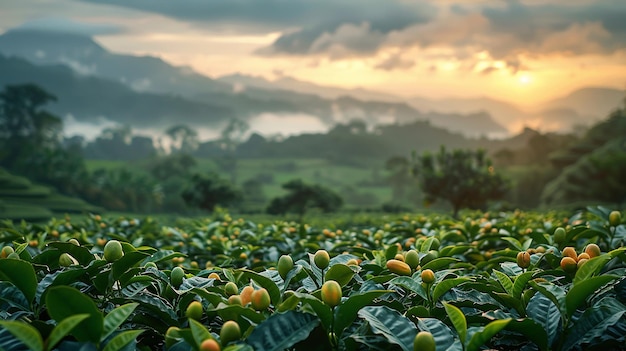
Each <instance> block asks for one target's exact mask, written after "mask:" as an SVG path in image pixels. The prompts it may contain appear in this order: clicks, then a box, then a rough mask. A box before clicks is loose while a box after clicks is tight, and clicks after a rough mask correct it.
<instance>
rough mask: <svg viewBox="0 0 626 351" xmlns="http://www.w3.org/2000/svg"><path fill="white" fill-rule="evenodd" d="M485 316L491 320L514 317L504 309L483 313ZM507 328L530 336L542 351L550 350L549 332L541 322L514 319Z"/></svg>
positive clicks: (529, 338) (527, 336) (528, 319)
mask: <svg viewBox="0 0 626 351" xmlns="http://www.w3.org/2000/svg"><path fill="white" fill-rule="evenodd" d="M483 316H484V317H487V318H489V319H490V320H499V319H507V318H513V317H514V316H513V315H511V314H510V313H506V312H503V311H502V310H495V311H489V312H487V313H483ZM506 330H510V331H514V332H518V333H520V334H522V335H524V336H525V337H526V338H528V340H530V341H532V342H534V343H535V344H536V345H537V347H539V349H540V350H541V351H547V350H548V333H546V331H545V330H544V329H543V327H542V326H541V325H539V323H537V322H535V321H533V320H532V319H530V318H523V319H512V320H511V321H510V322H509V324H508V325H507V326H506Z"/></svg>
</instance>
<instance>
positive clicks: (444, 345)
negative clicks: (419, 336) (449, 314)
mask: <svg viewBox="0 0 626 351" xmlns="http://www.w3.org/2000/svg"><path fill="white" fill-rule="evenodd" d="M417 326H418V327H419V329H420V330H421V331H427V332H429V333H431V334H433V337H434V338H435V345H436V349H437V351H442V350H443V351H461V350H462V349H463V346H462V345H461V342H460V341H459V340H458V339H457V338H456V337H455V336H454V334H453V333H452V330H450V328H448V326H447V325H445V324H444V323H443V322H442V321H440V320H438V319H436V318H420V319H419V321H418V323H417Z"/></svg>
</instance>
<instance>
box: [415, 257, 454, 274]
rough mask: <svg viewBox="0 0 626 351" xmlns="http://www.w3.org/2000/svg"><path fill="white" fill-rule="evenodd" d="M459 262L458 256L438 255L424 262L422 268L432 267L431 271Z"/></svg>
mask: <svg viewBox="0 0 626 351" xmlns="http://www.w3.org/2000/svg"><path fill="white" fill-rule="evenodd" d="M457 262H461V260H459V259H458V258H454V257H440V258H435V259H434V260H432V261H430V262H428V263H426V264H425V265H424V266H422V270H424V269H432V270H433V271H438V270H440V269H443V268H448V267H449V266H450V265H451V264H453V263H457Z"/></svg>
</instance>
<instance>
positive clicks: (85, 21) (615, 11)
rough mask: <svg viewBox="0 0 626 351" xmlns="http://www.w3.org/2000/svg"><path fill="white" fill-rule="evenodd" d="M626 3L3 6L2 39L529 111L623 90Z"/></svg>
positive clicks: (30, 1)
mask: <svg viewBox="0 0 626 351" xmlns="http://www.w3.org/2000/svg"><path fill="white" fill-rule="evenodd" d="M625 19H626V1H624V0H607V1H588V0H569V1H563V0H526V1H515V0H511V1H480V0H445V1H435V0H430V1H426V0H422V1H417V0H414V1H410V0H393V1H392V0H384V1H383V0H177V1H173V0H85V1H81V0H1V1H0V32H3V31H6V30H9V29H11V28H14V27H18V26H24V27H37V28H45V29H49V30H65V31H79V32H82V33H89V34H92V35H94V36H95V38H96V40H97V41H98V42H99V43H100V44H101V45H103V46H104V47H106V48H107V49H109V50H111V51H114V52H122V53H132V54H138V55H139V54H141V55H144V54H145V55H153V56H158V57H161V58H163V59H164V60H166V61H168V62H170V63H173V64H176V65H186V66H191V67H192V68H193V69H195V70H196V71H198V72H201V73H203V74H206V75H208V76H211V77H218V76H221V75H225V74H230V73H237V72H239V73H244V74H251V75H260V76H263V77H266V78H268V79H275V78H278V77H281V76H283V75H284V76H290V77H294V78H297V79H301V80H306V81H311V82H315V83H318V84H323V85H334V86H341V87H346V88H355V87H364V88H368V89H374V90H378V91H382V92H387V93H393V94H398V95H403V96H424V97H431V98H438V97H450V96H457V97H470V96H491V97H495V98H498V99H502V100H507V101H511V102H515V103H518V104H529V105H530V104H535V103H537V102H540V101H544V100H547V99H550V98H554V97H557V96H561V95H564V94H566V93H568V92H570V91H572V90H574V89H577V88H580V87H583V86H607V87H614V88H619V89H624V88H626V20H625Z"/></svg>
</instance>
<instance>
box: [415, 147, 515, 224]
mask: <svg viewBox="0 0 626 351" xmlns="http://www.w3.org/2000/svg"><path fill="white" fill-rule="evenodd" d="M414 159H415V157H414ZM415 161H416V162H415V164H414V166H413V174H414V175H415V176H416V177H417V178H418V180H419V182H420V185H421V189H422V191H423V192H424V194H425V195H426V201H428V202H435V201H436V200H437V199H444V200H448V201H449V202H450V204H451V205H452V211H453V216H454V217H455V218H456V217H457V215H458V212H459V210H460V209H461V208H470V209H481V210H484V209H486V207H487V201H489V200H496V199H500V198H502V197H503V196H504V195H505V193H506V191H507V188H508V184H507V181H505V179H504V178H503V177H502V176H500V175H499V174H497V173H496V172H495V169H494V167H493V166H492V164H491V161H490V160H489V159H487V158H486V156H485V152H484V151H482V150H478V151H470V150H454V151H452V152H447V151H446V149H445V148H444V147H441V150H440V151H439V153H438V154H437V155H435V156H433V155H431V154H429V153H424V154H422V156H420V157H419V158H417V159H416V160H415Z"/></svg>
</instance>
